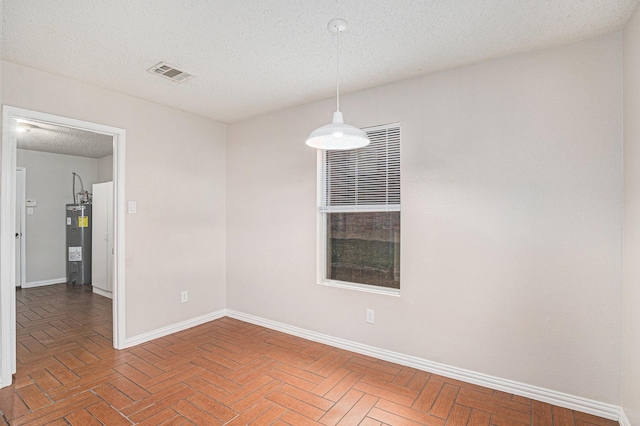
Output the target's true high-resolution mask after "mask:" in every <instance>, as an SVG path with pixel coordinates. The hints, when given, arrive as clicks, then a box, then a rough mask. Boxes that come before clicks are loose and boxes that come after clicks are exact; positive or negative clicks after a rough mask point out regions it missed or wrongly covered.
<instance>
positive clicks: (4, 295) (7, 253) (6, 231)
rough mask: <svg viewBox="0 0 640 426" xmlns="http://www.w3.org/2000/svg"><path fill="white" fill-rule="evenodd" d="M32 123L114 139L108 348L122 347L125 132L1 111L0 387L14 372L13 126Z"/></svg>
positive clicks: (47, 116)
mask: <svg viewBox="0 0 640 426" xmlns="http://www.w3.org/2000/svg"><path fill="white" fill-rule="evenodd" d="M19 119H24V120H34V121H39V122H42V123H47V124H54V125H60V126H65V127H71V128H75V129H81V130H87V131H90V132H95V133H102V134H105V135H110V136H113V165H114V170H113V177H114V192H115V194H114V200H113V205H114V215H113V217H114V247H115V254H114V263H113V265H114V266H113V268H114V271H113V277H114V284H113V346H114V348H116V349H123V348H124V347H125V340H126V335H125V298H124V295H125V291H124V290H125V288H124V278H125V273H124V259H125V256H124V248H125V245H124V242H125V239H124V236H125V233H124V222H125V220H124V219H125V195H124V188H125V186H124V169H125V168H124V159H125V136H126V132H125V130H124V129H119V128H117V127H111V126H105V125H102V124H97V123H91V122H88V121H81V120H76V119H73V118H68V117H61V116H57V115H53V114H46V113H42V112H37V111H31V110H27V109H22V108H16V107H12V106H7V105H5V106H4V107H3V121H2V151H1V152H2V174H1V177H0V180H1V184H0V188H1V193H0V387H4V386H8V385H10V384H11V381H12V374H13V373H15V371H16V294H15V293H16V287H15V242H14V239H15V235H14V233H15V214H16V208H15V202H16V151H17V146H16V131H17V126H16V123H17V120H19Z"/></svg>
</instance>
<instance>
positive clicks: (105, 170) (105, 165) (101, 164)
mask: <svg viewBox="0 0 640 426" xmlns="http://www.w3.org/2000/svg"><path fill="white" fill-rule="evenodd" d="M112 180H113V155H107V156H106V157H102V158H98V183H102V182H111V181H112Z"/></svg>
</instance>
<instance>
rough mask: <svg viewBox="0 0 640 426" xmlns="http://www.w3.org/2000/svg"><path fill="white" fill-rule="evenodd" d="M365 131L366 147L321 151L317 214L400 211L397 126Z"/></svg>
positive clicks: (398, 132) (398, 131) (379, 127)
mask: <svg viewBox="0 0 640 426" xmlns="http://www.w3.org/2000/svg"><path fill="white" fill-rule="evenodd" d="M364 131H365V132H366V133H367V137H368V138H369V140H370V141H371V143H370V144H369V145H367V146H366V147H364V148H359V149H355V150H347V151H324V154H323V159H322V160H323V161H322V168H321V173H322V176H321V180H320V182H321V185H322V187H321V194H320V211H322V212H358V211H399V210H400V124H398V123H396V124H391V125H386V126H378V127H372V128H369V129H364Z"/></svg>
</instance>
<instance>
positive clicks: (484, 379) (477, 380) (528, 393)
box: [227, 310, 631, 426]
mask: <svg viewBox="0 0 640 426" xmlns="http://www.w3.org/2000/svg"><path fill="white" fill-rule="evenodd" d="M227 316H228V317H231V318H235V319H238V320H240V321H245V322H248V323H251V324H256V325H260V326H262V327H266V328H269V329H272V330H277V331H281V332H283V333H287V334H291V335H294V336H298V337H302V338H305V339H308V340H312V341H314V342H319V343H324V344H327V345H330V346H334V347H337V348H341V349H345V350H348V351H352V352H356V353H359V354H363V355H368V356H372V357H374V358H378V359H382V360H385V361H390V362H394V363H396V364H400V365H405V366H407V367H412V368H416V369H418V370H423V371H427V372H429V373H434V374H439V375H441V376H445V377H449V378H452V379H457V380H462V381H464V382H468V383H473V384H476V385H480V386H484V387H487V388H491V389H495V390H500V391H503V392H508V393H512V394H514V395H520V396H523V397H526V398H531V399H535V400H537V401H543V402H547V403H549V404H553V405H557V406H560V407H564V408H569V409H571V410H576V411H581V412H583V413H588V414H593V415H595V416H598V417H604V418H606V419H610V420H617V421H620V424H621V425H623V426H631V424H630V423H629V421H628V420H626V423H623V418H624V419H626V417H624V413H623V412H622V409H621V408H620V407H618V406H616V405H611V404H606V403H603V402H599V401H594V400H591V399H586V398H582V397H579V396H574V395H569V394H566V393H562V392H556V391H554V390H550V389H545V388H541V387H538V386H532V385H528V384H526V383H520V382H516V381H513V380H507V379H502V378H500V377H494V376H489V375H487V374H482V373H477V372H474V371H470V370H465V369H463V368H458V367H451V366H449V365H446V364H441V363H438V362H434V361H429V360H426V359H422V358H417V357H414V356H410V355H404V354H400V353H397V352H392V351H388V350H385V349H380V348H376V347H373V346H368V345H363V344H361V343H356V342H352V341H349V340H345V339H339V338H336V337H332V336H328V335H325V334H320V333H316V332H314V331H309V330H305V329H302V328H298V327H293V326H290V325H287V324H283V323H279V322H276V321H271V320H268V319H265V318H260V317H256V316H253V315H248V314H244V313H241V312H237V311H233V310H227Z"/></svg>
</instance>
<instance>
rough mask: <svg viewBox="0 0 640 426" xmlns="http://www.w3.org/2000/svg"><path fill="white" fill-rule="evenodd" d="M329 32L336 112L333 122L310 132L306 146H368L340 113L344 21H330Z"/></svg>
mask: <svg viewBox="0 0 640 426" xmlns="http://www.w3.org/2000/svg"><path fill="white" fill-rule="evenodd" d="M327 27H328V28H329V31H331V32H332V33H335V34H336V112H334V113H333V121H332V122H331V124H327V125H325V126H322V127H318V128H317V129H316V130H314V131H313V132H311V134H310V135H309V137H308V138H307V145H309V146H310V147H313V148H317V149H325V150H346V149H356V148H362V147H363V146H367V145H369V139H368V138H367V134H366V133H365V132H363V131H362V130H360V129H359V128H357V127H355V126H351V125H349V124H346V123H345V122H344V119H343V117H342V112H340V33H341V32H344V31H345V30H346V29H347V21H345V20H344V19H339V18H337V19H332V20H331V21H329V24H328V25H327Z"/></svg>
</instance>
